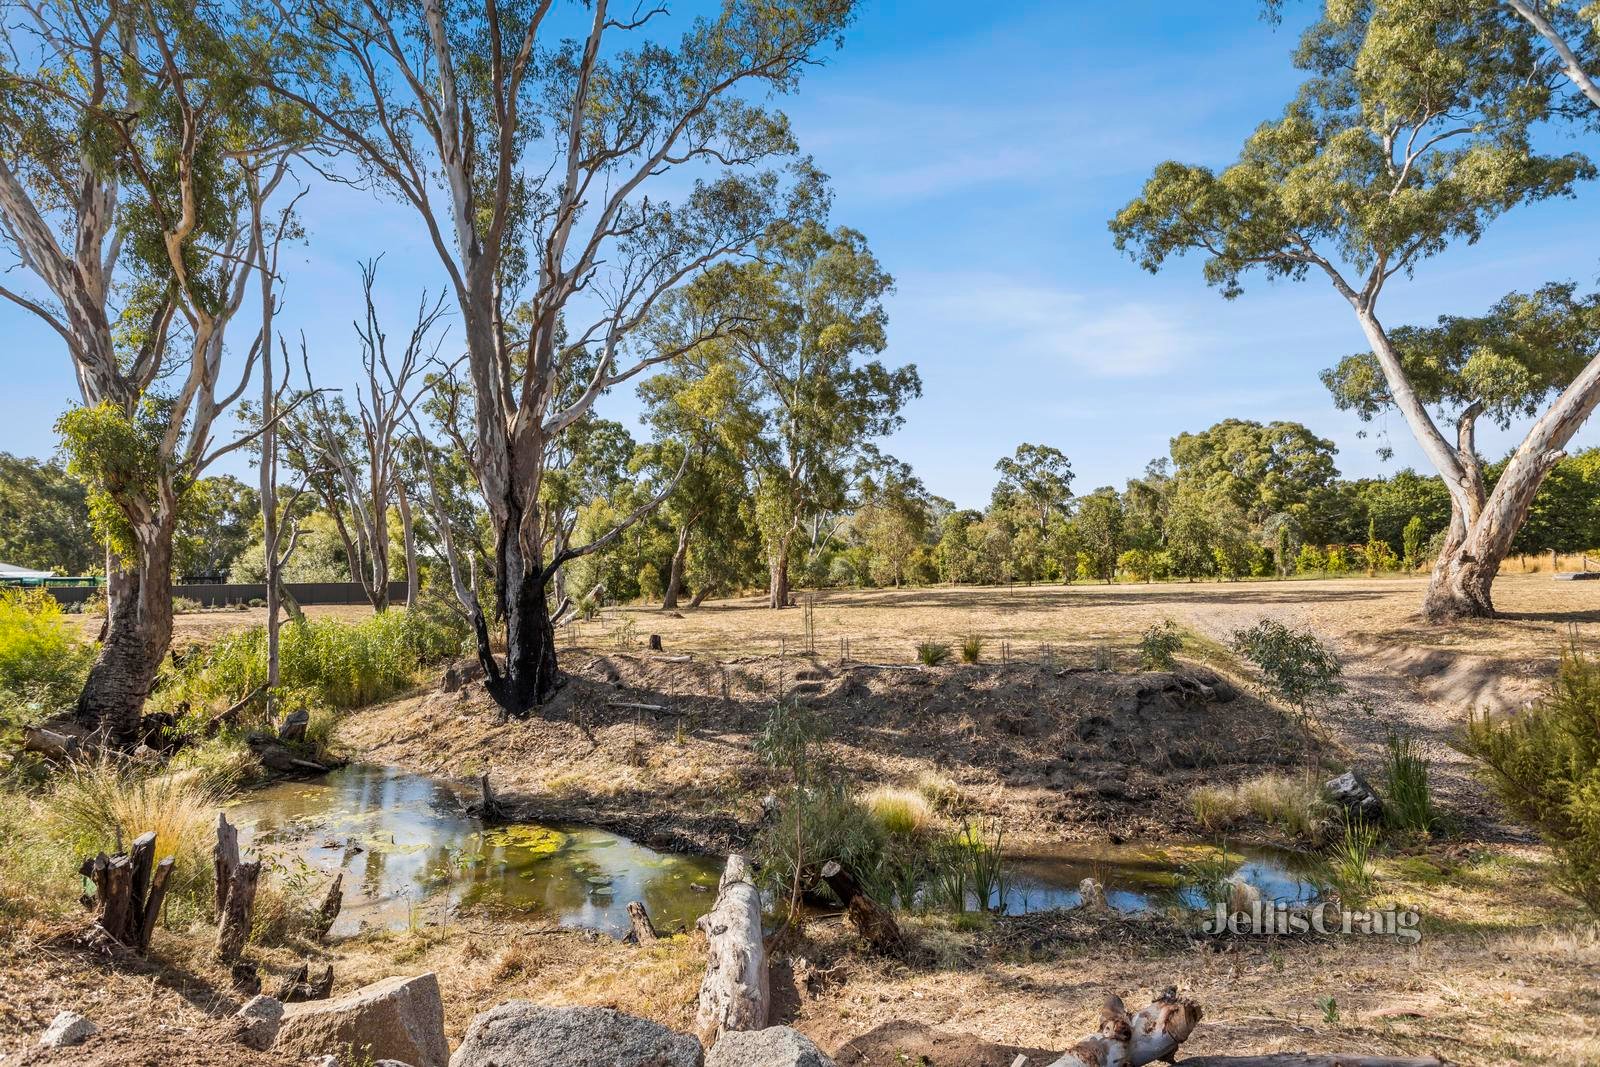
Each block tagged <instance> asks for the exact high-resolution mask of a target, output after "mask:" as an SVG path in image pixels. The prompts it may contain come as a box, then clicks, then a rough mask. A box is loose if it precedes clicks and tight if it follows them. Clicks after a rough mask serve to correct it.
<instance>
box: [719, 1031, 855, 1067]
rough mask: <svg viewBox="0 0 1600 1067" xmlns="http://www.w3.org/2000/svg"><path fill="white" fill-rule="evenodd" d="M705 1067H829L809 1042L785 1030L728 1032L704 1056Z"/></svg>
mask: <svg viewBox="0 0 1600 1067" xmlns="http://www.w3.org/2000/svg"><path fill="white" fill-rule="evenodd" d="M706 1067H833V1061H832V1060H830V1059H829V1058H828V1057H827V1056H826V1055H825V1054H824V1053H823V1051H822V1050H821V1049H820V1048H818V1047H817V1046H816V1045H814V1044H812V1043H811V1039H810V1038H809V1037H806V1036H805V1035H804V1034H802V1033H800V1032H799V1031H797V1030H791V1029H790V1028H789V1027H787V1026H769V1027H767V1028H766V1029H765V1030H730V1031H728V1032H727V1033H725V1034H723V1035H722V1036H721V1037H720V1038H718V1039H717V1043H716V1044H715V1045H712V1046H711V1051H710V1052H708V1053H707V1054H706Z"/></svg>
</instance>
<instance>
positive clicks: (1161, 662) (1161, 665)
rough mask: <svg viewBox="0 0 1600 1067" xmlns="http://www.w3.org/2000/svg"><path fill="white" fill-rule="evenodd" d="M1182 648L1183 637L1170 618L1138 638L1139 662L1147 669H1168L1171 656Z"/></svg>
mask: <svg viewBox="0 0 1600 1067" xmlns="http://www.w3.org/2000/svg"><path fill="white" fill-rule="evenodd" d="M1182 648H1183V637H1182V635H1181V634H1180V633H1179V632H1178V627H1177V624H1176V623H1174V622H1173V621H1172V620H1171V619H1166V620H1165V621H1163V622H1160V623H1157V624H1156V625H1154V626H1152V627H1150V629H1148V630H1146V631H1145V632H1144V635H1143V636H1141V637H1140V638H1139V662H1140V664H1141V665H1143V667H1144V669H1145V670H1148V671H1170V670H1172V668H1174V667H1176V666H1177V665H1178V664H1177V661H1176V660H1175V659H1173V657H1174V656H1175V655H1176V654H1177V653H1178V652H1179V651H1180V650H1182Z"/></svg>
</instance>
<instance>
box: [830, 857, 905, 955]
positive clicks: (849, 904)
mask: <svg viewBox="0 0 1600 1067" xmlns="http://www.w3.org/2000/svg"><path fill="white" fill-rule="evenodd" d="M822 880H823V881H824V882H826V883H827V885H828V888H829V889H831V890H832V891H833V895H834V896H836V897H838V898H839V899H840V900H841V901H842V902H843V903H844V908H845V915H846V916H848V917H849V919H850V925H852V926H854V927H855V928H856V933H858V934H860V935H861V939H862V940H863V941H865V942H866V943H867V944H869V945H871V946H872V947H873V949H874V950H876V951H878V952H882V953H884V954H885V955H888V956H900V955H903V954H904V953H905V948H906V941H905V937H904V935H902V934H901V933H900V924H899V923H897V922H895V920H894V915H893V913H891V912H890V911H889V909H888V908H885V907H883V906H882V905H880V904H879V903H878V902H877V901H875V900H873V899H872V897H871V896H869V895H868V894H867V891H866V890H864V889H862V888H861V883H859V882H857V881H856V879H855V876H854V875H852V874H851V873H850V872H849V871H847V870H845V869H844V866H843V865H842V864H840V863H839V861H838V860H829V861H828V862H827V863H824V864H823V865H822Z"/></svg>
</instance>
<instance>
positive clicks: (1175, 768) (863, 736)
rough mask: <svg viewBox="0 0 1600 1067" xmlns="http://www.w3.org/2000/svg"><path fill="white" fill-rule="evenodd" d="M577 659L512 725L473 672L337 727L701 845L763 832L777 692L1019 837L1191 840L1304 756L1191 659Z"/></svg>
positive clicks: (346, 739) (343, 736) (576, 813)
mask: <svg viewBox="0 0 1600 1067" xmlns="http://www.w3.org/2000/svg"><path fill="white" fill-rule="evenodd" d="M1080 658H1081V659H1083V660H1084V661H1087V660H1088V659H1089V654H1088V653H1087V652H1084V653H1082V654H1081V656H1080ZM562 666H563V668H564V669H565V670H567V671H568V672H570V673H569V680H568V682H567V684H566V686H565V688H563V690H562V691H561V692H560V694H559V695H558V696H557V698H556V699H555V700H554V701H553V702H551V703H550V704H549V705H547V706H546V707H544V708H542V709H540V710H539V711H538V712H537V713H535V714H534V715H533V716H531V717H529V718H527V719H522V720H517V719H513V720H510V721H501V719H500V717H499V716H498V714H497V712H496V709H495V707H494V706H493V704H492V703H491V702H490V700H489V699H488V697H487V696H486V695H485V694H484V693H483V690H482V687H481V685H477V684H471V683H469V684H468V685H467V686H466V687H464V688H462V689H460V690H458V691H457V692H454V693H447V692H443V691H434V692H430V693H427V694H423V695H416V696H412V697H409V698H407V699H404V700H401V701H398V702H395V703H391V704H387V705H383V706H379V707H374V708H369V709H366V710H364V711H360V712H357V713H354V714H352V715H351V716H350V717H349V718H348V719H347V720H346V721H345V722H344V723H343V724H342V726H341V729H340V733H339V737H340V740H341V742H343V743H344V744H345V745H347V746H350V747H351V748H352V749H354V751H355V753H356V754H357V756H358V758H360V759H365V760H371V761H374V762H385V763H395V764H399V765H401V766H404V767H407V768H410V769H413V770H417V771H422V772H426V773H429V774H434V775H441V776H446V777H452V778H457V779H468V778H473V777H476V776H477V775H478V774H480V773H483V772H485V771H487V772H488V774H489V776H490V780H491V782H492V784H493V787H494V789H495V791H496V793H497V794H498V795H499V798H500V799H501V800H503V801H505V802H507V803H508V804H510V805H512V806H513V807H514V808H515V809H516V810H518V812H519V813H520V814H522V815H523V816H524V817H529V818H540V819H548V820H568V821H581V822H587V823H595V824H599V825H603V826H607V827H611V828H615V829H618V830H620V831H622V832H624V833H627V834H628V835H629V836H632V837H635V838H637V839H639V840H643V841H646V842H648V843H651V844H656V845H661V846H667V847H674V848H679V849H692V850H699V851H724V850H727V849H729V848H732V847H735V846H737V845H739V844H742V843H743V842H744V841H745V840H746V839H747V838H748V836H749V834H750V832H751V831H752V830H753V828H754V827H755V826H756V825H757V823H758V821H759V819H760V816H761V803H760V802H761V798H762V797H763V796H764V795H765V794H766V792H767V791H768V789H770V788H771V785H772V775H771V773H770V771H769V769H768V768H767V767H766V766H764V765H763V764H762V763H761V760H760V758H759V755H758V752H757V740H758V738H759V735H760V733H761V731H762V729H763V727H764V726H765V725H766V723H767V721H768V717H769V715H770V713H771V709H772V708H773V706H774V705H775V704H776V702H777V701H778V700H779V699H780V696H781V698H782V699H784V700H790V701H796V702H798V703H799V704H801V705H803V706H804V707H805V708H807V709H809V711H810V712H811V713H812V715H813V716H814V719H815V721H816V722H817V723H818V724H819V725H820V728H821V730H822V732H823V733H824V734H825V736H826V739H827V740H826V745H825V748H826V755H827V760H828V764H829V766H830V768H831V769H832V771H833V772H834V773H838V774H841V775H843V776H844V777H845V778H847V779H848V780H849V781H851V782H852V783H853V784H857V785H860V786H862V787H871V786H873V785H879V784H890V785H904V786H911V787H920V788H921V789H922V790H923V792H924V793H926V794H928V795H930V797H932V798H933V799H934V801H935V803H936V804H938V805H939V806H941V807H944V808H946V809H947V810H949V811H952V812H966V813H973V814H979V815H983V816H990V817H995V818H998V819H1000V820H1002V822H1003V824H1004V826H1005V829H1006V834H1007V837H1008V839H1009V840H1012V841H1014V842H1018V843H1021V842H1026V841H1029V840H1035V841H1046V840H1048V841H1071V840H1081V839H1088V838H1094V839H1100V840H1104V839H1106V838H1110V839H1112V840H1117V839H1120V838H1127V839H1134V838H1147V839H1148V838H1157V837H1171V836H1173V835H1175V834H1177V835H1187V834H1191V833H1194V832H1196V831H1197V827H1195V826H1194V824H1193V823H1192V821H1191V818H1190V816H1189V813H1188V806H1187V804H1186V803H1185V798H1186V797H1187V795H1188V793H1189V791H1190V790H1191V789H1192V788H1193V787H1194V786H1195V785H1197V784H1200V783H1202V782H1229V781H1236V780H1238V779H1240V778H1243V777H1248V776H1250V775H1252V774H1256V773H1260V772H1261V771H1263V770H1266V769H1270V768H1274V767H1277V766H1279V765H1283V764H1289V763H1294V762H1296V761H1298V760H1299V758H1300V755H1299V742H1298V740H1297V739H1298V734H1297V733H1296V731H1295V730H1294V729H1293V728H1292V727H1291V726H1289V724H1287V723H1286V721H1285V720H1284V718H1283V716H1282V715H1281V714H1280V713H1279V712H1278V711H1277V710H1275V709H1273V708H1271V707H1269V706H1267V705H1265V704H1262V703H1261V702H1259V701H1257V700H1255V699H1254V698H1252V697H1251V696H1249V695H1246V694H1244V693H1242V692H1241V691H1240V690H1239V688H1238V687H1237V686H1235V685H1233V684H1232V683H1230V682H1228V681H1226V680H1225V679H1222V678H1220V677H1218V676H1217V675H1216V674H1214V673H1213V672H1211V671H1209V670H1207V669H1205V668H1201V667H1194V666H1188V667H1184V668H1182V669H1181V670H1180V671H1179V672H1178V673H1177V674H1168V673H1162V672H1139V673H1118V672H1115V671H1108V670H1094V669H1091V668H1089V667H1087V666H1085V665H1084V663H1079V662H1076V661H1074V660H1073V659H1072V658H1071V654H1070V653H1069V654H1064V655H1063V656H1062V658H1061V659H1060V660H1059V661H1058V662H1057V663H1056V664H1054V665H1043V664H1038V663H1009V664H994V665H984V664H976V665H959V666H955V665H953V666H940V667H931V668H909V667H904V666H898V667H896V668H893V669H891V668H888V667H881V666H880V667H873V666H866V665H847V666H844V667H840V666H838V665H830V664H827V663H824V662H822V661H820V660H819V659H817V658H815V657H794V656H789V657H782V658H780V657H760V658H756V657H745V658H739V659H732V660H719V659H715V658H712V657H710V656H704V655H695V656H693V657H684V656H672V655H660V654H651V653H603V652H601V653H596V652H591V651H587V650H583V649H566V650H563V652H562Z"/></svg>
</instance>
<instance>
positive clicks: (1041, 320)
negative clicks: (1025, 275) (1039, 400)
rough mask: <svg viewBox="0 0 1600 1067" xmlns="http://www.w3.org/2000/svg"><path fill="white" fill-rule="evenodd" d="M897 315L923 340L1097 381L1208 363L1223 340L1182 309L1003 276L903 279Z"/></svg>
mask: <svg viewBox="0 0 1600 1067" xmlns="http://www.w3.org/2000/svg"><path fill="white" fill-rule="evenodd" d="M892 318H893V320H894V322H895V329H896V331H897V334H899V333H904V334H909V335H910V337H911V338H913V339H914V340H913V344H916V343H919V342H923V341H925V339H928V338H943V339H944V343H945V344H946V345H951V344H964V345H968V346H981V348H982V349H983V350H986V351H988V352H991V353H994V354H996V355H998V354H1000V353H1004V354H1005V357H1006V362H1008V363H1012V364H1013V365H1016V366H1034V367H1040V366H1045V367H1047V366H1050V365H1051V364H1064V365H1066V366H1068V367H1071V368H1073V369H1074V370H1076V371H1078V372H1081V373H1087V374H1089V375H1091V376H1093V377H1097V378H1109V379H1128V378H1149V377H1153V376H1157V375H1161V374H1166V373H1169V372H1171V371H1172V370H1173V369H1175V368H1177V367H1179V366H1180V365H1183V364H1186V363H1192V362H1193V361H1194V360H1196V359H1198V358H1201V357H1203V356H1204V355H1205V354H1207V353H1208V352H1210V351H1212V350H1214V348H1215V347H1216V345H1217V343H1218V341H1219V338H1217V337H1216V336H1215V335H1214V334H1213V333H1212V331H1211V329H1210V328H1209V327H1208V326H1207V324H1206V323H1205V322H1204V321H1203V320H1202V319H1200V318H1199V317H1198V315H1196V314H1191V313H1190V309H1189V308H1186V307H1185V306H1182V305H1170V304H1160V303H1155V302H1151V301H1142V300H1129V299H1125V298H1124V299H1115V298H1113V299H1107V298H1106V297H1105V295H1104V294H1097V293H1091V292H1086V291H1080V290H1075V289H1070V288H1064V287H1060V286H1053V285H1049V284H1045V283H1041V282H1033V281H1028V280H1020V279H1010V278H1005V277H1000V276H994V275H964V274H952V275H917V276H913V277H908V278H903V279H902V280H901V282H900V286H899V295H898V296H897V298H896V300H895V302H894V305H893V309H892Z"/></svg>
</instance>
